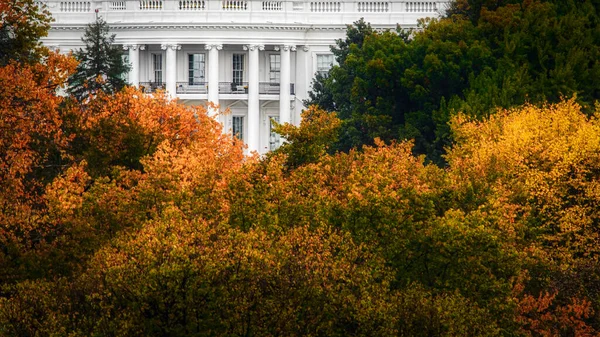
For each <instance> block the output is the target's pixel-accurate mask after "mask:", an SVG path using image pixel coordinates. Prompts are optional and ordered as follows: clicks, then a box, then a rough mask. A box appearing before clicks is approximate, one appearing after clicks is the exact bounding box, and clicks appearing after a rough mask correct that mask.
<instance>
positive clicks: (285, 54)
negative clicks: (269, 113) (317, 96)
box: [279, 45, 296, 124]
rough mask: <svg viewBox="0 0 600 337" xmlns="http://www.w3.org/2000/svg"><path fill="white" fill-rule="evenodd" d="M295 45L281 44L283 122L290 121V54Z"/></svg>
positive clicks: (281, 108) (281, 114)
mask: <svg viewBox="0 0 600 337" xmlns="http://www.w3.org/2000/svg"><path fill="white" fill-rule="evenodd" d="M295 48H296V47H295V46H288V45H284V46H281V68H280V85H279V122H280V123H281V124H284V123H290V122H291V115H290V83H291V80H290V78H291V75H290V73H291V67H290V62H291V61H290V54H291V51H292V50H293V49H295Z"/></svg>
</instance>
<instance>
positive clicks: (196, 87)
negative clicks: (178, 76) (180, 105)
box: [177, 82, 208, 94]
mask: <svg viewBox="0 0 600 337" xmlns="http://www.w3.org/2000/svg"><path fill="white" fill-rule="evenodd" d="M207 92H208V84H207V83H206V82H177V93H178V94H206V93H207Z"/></svg>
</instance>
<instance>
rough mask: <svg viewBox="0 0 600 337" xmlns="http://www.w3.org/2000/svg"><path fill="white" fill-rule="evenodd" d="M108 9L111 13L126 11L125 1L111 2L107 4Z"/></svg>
mask: <svg viewBox="0 0 600 337" xmlns="http://www.w3.org/2000/svg"><path fill="white" fill-rule="evenodd" d="M108 8H109V9H110V10H111V11H124V10H126V9H127V5H126V3H125V1H111V2H110V3H109V4H108Z"/></svg>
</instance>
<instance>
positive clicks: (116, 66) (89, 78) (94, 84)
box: [69, 18, 130, 100]
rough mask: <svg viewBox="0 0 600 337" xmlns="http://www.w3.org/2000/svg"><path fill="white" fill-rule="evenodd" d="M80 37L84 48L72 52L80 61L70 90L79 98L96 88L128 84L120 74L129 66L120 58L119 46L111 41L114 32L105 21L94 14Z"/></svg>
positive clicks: (107, 89) (109, 90)
mask: <svg viewBox="0 0 600 337" xmlns="http://www.w3.org/2000/svg"><path fill="white" fill-rule="evenodd" d="M81 40H82V41H83V43H84V44H85V48H84V49H81V48H80V49H79V51H77V52H76V53H75V58H77V60H78V61H79V65H78V66H77V71H76V72H75V74H73V76H72V77H71V79H70V84H71V87H70V88H69V91H70V93H71V94H72V95H73V96H75V97H76V98H77V99H78V100H82V99H84V98H85V97H88V96H93V95H95V94H96V93H97V92H98V91H103V92H105V93H114V92H117V91H120V90H121V89H122V88H123V87H124V86H125V85H126V84H127V82H126V81H125V80H124V79H123V75H124V74H126V73H127V72H128V71H129V68H130V67H129V65H128V64H126V63H125V62H123V59H122V57H121V55H122V50H121V48H120V47H119V46H117V45H115V44H114V42H115V35H114V34H113V35H110V36H109V35H108V24H107V23H106V22H105V21H104V20H102V18H97V19H96V21H95V22H94V23H92V24H89V25H88V27H87V28H86V30H85V34H84V36H83V38H82V39H81Z"/></svg>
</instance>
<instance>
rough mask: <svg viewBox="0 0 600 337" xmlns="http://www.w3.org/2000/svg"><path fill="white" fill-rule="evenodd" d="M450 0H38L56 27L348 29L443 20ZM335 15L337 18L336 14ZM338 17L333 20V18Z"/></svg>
mask: <svg viewBox="0 0 600 337" xmlns="http://www.w3.org/2000/svg"><path fill="white" fill-rule="evenodd" d="M449 2H450V1H449V0H428V1H408V0H367V1H361V0H358V1H341V0H320V1H317V0H300V1H273V0H262V1H261V0H259V1H249V0H118V1H115V0H95V1H93V0H68V1H65V0H36V3H42V4H45V5H47V9H48V10H49V11H50V12H51V13H52V16H53V17H54V18H55V19H56V21H55V22H54V23H53V25H63V24H87V23H89V22H92V21H93V20H94V18H95V15H96V14H95V12H96V11H97V12H98V13H100V14H101V15H102V16H103V17H104V19H105V20H106V21H107V22H108V23H109V24H110V25H129V24H136V23H137V24H140V23H149V22H152V23H153V24H154V25H160V24H227V25H231V23H232V22H236V23H239V24H243V23H252V24H253V25H265V24H268V25H273V24H293V25H295V26H307V27H310V26H311V25H315V24H340V25H344V24H348V23H352V22H354V21H356V20H358V19H360V18H361V17H364V18H365V20H366V21H368V22H372V23H377V24H378V25H388V26H389V25H391V26H395V25H396V24H397V23H399V24H402V25H416V24H417V20H418V19H421V18H424V17H427V16H429V17H436V16H439V15H440V14H441V13H442V12H443V11H444V10H445V9H446V8H447V6H448V4H449ZM334 13H335V14H334ZM332 14H334V15H332Z"/></svg>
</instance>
